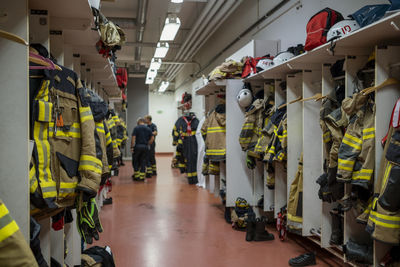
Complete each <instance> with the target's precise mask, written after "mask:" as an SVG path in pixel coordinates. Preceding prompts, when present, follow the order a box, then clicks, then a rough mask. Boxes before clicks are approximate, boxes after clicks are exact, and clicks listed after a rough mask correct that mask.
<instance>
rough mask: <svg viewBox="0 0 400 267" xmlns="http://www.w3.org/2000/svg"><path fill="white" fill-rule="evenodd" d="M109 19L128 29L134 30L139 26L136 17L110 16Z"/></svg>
mask: <svg viewBox="0 0 400 267" xmlns="http://www.w3.org/2000/svg"><path fill="white" fill-rule="evenodd" d="M108 19H109V20H111V21H112V22H114V23H115V24H117V25H118V26H119V27H121V28H122V29H126V30H134V29H136V28H137V26H136V25H137V23H136V19H134V18H117V17H108Z"/></svg>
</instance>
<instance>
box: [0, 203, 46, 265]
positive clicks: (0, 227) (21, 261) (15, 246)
mask: <svg viewBox="0 0 400 267" xmlns="http://www.w3.org/2000/svg"><path fill="white" fill-rule="evenodd" d="M0 266H7V267H17V266H18V267H19V266H29V267H31V266H32V267H35V266H38V264H37V262H36V259H35V257H34V256H33V254H32V251H31V248H30V247H29V245H28V243H27V242H26V241H25V238H24V236H23V235H22V233H21V231H20V230H19V227H18V225H17V223H16V222H15V221H14V220H13V218H11V216H10V213H9V212H8V209H7V207H6V205H4V203H3V202H2V201H1V199H0Z"/></svg>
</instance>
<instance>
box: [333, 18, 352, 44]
mask: <svg viewBox="0 0 400 267" xmlns="http://www.w3.org/2000/svg"><path fill="white" fill-rule="evenodd" d="M358 29H360V25H358V23H357V21H355V20H350V19H346V20H342V21H339V22H338V23H336V24H335V25H333V26H332V27H331V28H330V29H329V31H328V34H327V36H326V41H327V42H329V41H331V40H334V39H337V38H340V37H342V36H344V35H346V34H348V33H351V32H354V31H356V30H358Z"/></svg>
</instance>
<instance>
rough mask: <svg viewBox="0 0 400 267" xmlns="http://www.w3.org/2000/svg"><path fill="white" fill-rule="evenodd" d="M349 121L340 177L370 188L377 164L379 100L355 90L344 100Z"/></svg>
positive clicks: (339, 166) (344, 141)
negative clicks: (376, 140)
mask: <svg viewBox="0 0 400 267" xmlns="http://www.w3.org/2000/svg"><path fill="white" fill-rule="evenodd" d="M342 108H343V111H344V112H345V113H346V114H347V115H348V116H349V125H348V126H347V130H346V133H345V135H344V137H343V140H342V143H341V145H340V148H339V155H338V157H339V158H338V172H337V176H336V178H337V179H338V181H342V182H351V183H352V184H353V185H358V186H361V187H363V188H365V189H368V188H369V186H370V185H371V184H372V183H373V173H374V167H375V104H374V102H373V101H372V100H371V99H370V97H369V96H364V95H363V94H362V93H355V94H354V95H353V97H352V98H346V99H344V100H343V103H342Z"/></svg>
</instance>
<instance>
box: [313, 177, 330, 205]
mask: <svg viewBox="0 0 400 267" xmlns="http://www.w3.org/2000/svg"><path fill="white" fill-rule="evenodd" d="M316 182H317V184H319V186H320V188H319V190H318V197H319V198H320V199H321V200H322V201H323V202H328V203H331V202H332V193H331V192H330V190H329V185H328V174H327V173H324V174H322V175H321V176H320V177H318V179H317V181H316Z"/></svg>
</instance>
